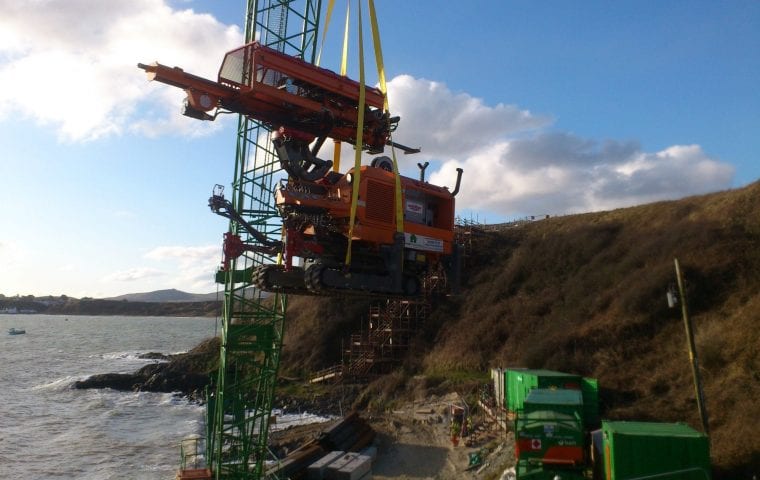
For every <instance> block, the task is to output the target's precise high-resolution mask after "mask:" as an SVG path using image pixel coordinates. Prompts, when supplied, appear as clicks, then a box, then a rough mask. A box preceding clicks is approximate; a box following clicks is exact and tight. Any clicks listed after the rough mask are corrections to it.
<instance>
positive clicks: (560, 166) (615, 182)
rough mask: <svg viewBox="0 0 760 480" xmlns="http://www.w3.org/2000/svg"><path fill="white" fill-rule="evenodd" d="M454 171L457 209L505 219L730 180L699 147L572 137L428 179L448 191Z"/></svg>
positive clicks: (482, 156) (467, 162)
mask: <svg viewBox="0 0 760 480" xmlns="http://www.w3.org/2000/svg"><path fill="white" fill-rule="evenodd" d="M456 167H462V168H464V171H465V174H464V177H463V181H462V188H461V191H460V193H459V196H458V197H457V202H458V203H457V205H458V207H459V208H469V209H473V210H475V211H478V210H481V211H482V210H485V211H489V212H493V213H497V214H501V215H503V216H505V217H512V216H516V215H531V214H536V215H542V214H562V213H577V212H586V211H593V210H605V209H611V208H617V207H623V206H631V205H637V204H641V203H647V202H653V201H657V200H663V199H673V198H680V197H684V196H688V195H692V194H697V193H705V192H710V191H715V190H720V189H725V188H728V186H729V185H730V184H731V179H732V177H733V174H734V169H733V167H731V166H730V165H727V164H725V163H722V162H720V161H718V160H716V159H714V158H711V157H709V156H708V155H707V154H706V153H705V152H704V151H703V150H702V149H701V148H700V147H699V146H698V145H689V146H672V147H669V148H667V149H664V150H662V151H660V152H655V153H648V152H643V151H642V150H641V148H640V147H639V146H638V145H636V144H635V143H620V142H612V141H608V142H604V143H602V144H600V143H598V142H595V141H592V140H588V139H582V138H579V137H575V136H572V135H569V134H541V135H535V136H533V137H530V138H524V139H519V140H502V141H500V142H496V143H494V144H492V145H489V146H488V147H487V148H484V149H482V150H480V151H477V152H472V153H470V154H469V155H467V156H466V157H464V158H463V159H462V160H450V161H447V162H445V163H444V164H443V165H442V167H441V168H440V169H439V170H438V171H436V172H434V173H433V174H432V175H431V177H430V178H431V180H430V181H431V182H432V183H436V184H441V185H450V184H451V182H452V179H453V178H455V168H456Z"/></svg>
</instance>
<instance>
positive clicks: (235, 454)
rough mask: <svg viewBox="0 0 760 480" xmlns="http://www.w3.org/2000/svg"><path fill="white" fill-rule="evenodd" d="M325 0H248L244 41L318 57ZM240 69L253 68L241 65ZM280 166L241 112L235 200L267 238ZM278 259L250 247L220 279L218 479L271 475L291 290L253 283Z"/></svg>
mask: <svg viewBox="0 0 760 480" xmlns="http://www.w3.org/2000/svg"><path fill="white" fill-rule="evenodd" d="M320 11H321V0H248V2H247V11H246V21H245V42H246V43H248V42H251V41H254V40H258V41H259V42H260V43H262V44H263V45H265V46H268V47H271V48H274V49H276V50H278V51H281V52H284V53H287V54H289V55H293V56H298V57H300V58H303V59H304V60H306V61H309V62H312V63H313V62H314V58H315V53H316V44H317V30H318V26H319V16H320ZM243 71H250V70H247V69H245V68H244V69H243ZM279 170H280V166H279V162H278V161H277V158H276V156H275V154H274V152H273V150H272V147H271V145H270V140H269V131H268V130H267V128H266V127H265V126H264V125H262V124H261V123H259V122H257V121H253V120H251V119H249V118H246V117H244V116H242V115H240V116H239V119H238V126H237V148H236V154H235V167H234V177H233V179H232V193H231V202H232V205H234V207H235V210H236V211H237V212H238V213H239V214H240V215H241V217H242V218H243V219H244V220H245V221H246V222H247V223H249V224H250V225H252V226H254V227H255V228H256V229H257V230H258V231H259V232H261V233H263V234H264V235H265V236H266V237H267V238H276V239H279V238H280V237H281V235H282V224H281V218H280V216H279V215H278V213H277V210H276V209H275V207H274V198H273V196H274V187H275V183H276V180H277V177H278V172H279ZM229 234H230V235H235V236H238V237H240V239H242V241H243V242H244V244H247V245H250V246H254V247H255V246H256V245H257V239H256V238H254V237H252V236H251V235H250V234H249V233H248V231H247V230H246V229H245V228H242V227H241V225H239V224H238V223H237V222H236V221H231V222H230V226H229ZM273 262H276V259H272V258H271V257H267V256H266V254H264V253H260V252H255V251H246V252H245V253H243V254H242V255H241V256H239V257H237V258H236V259H234V260H232V261H231V262H230V263H229V267H228V268H227V270H226V271H225V272H220V275H218V276H217V280H218V281H223V282H224V286H225V287H224V304H223V310H222V329H221V330H222V333H221V337H222V338H221V342H222V346H221V352H220V365H219V373H218V377H217V381H216V384H215V388H214V391H213V392H212V393H211V394H210V395H209V398H208V404H207V417H208V418H207V435H206V460H207V464H208V466H209V467H210V468H211V471H212V473H213V476H214V478H216V479H259V478H262V477H264V476H265V475H266V472H265V470H264V462H265V461H266V460H267V458H268V448H267V440H268V430H269V417H270V414H271V409H272V402H273V398H274V389H275V383H276V377H277V370H278V367H279V363H280V351H281V349H282V341H283V330H284V325H285V313H286V310H287V298H286V296H285V295H282V294H276V293H275V294H270V295H268V296H267V297H266V298H265V297H264V295H262V292H261V291H259V290H258V289H256V288H254V286H253V283H252V281H253V278H252V274H251V273H252V271H253V269H254V268H255V267H257V266H259V265H263V264H265V263H266V264H271V263H273Z"/></svg>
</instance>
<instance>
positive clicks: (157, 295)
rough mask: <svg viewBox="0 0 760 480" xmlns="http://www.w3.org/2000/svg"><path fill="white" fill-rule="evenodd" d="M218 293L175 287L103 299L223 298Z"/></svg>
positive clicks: (162, 300) (168, 301)
mask: <svg viewBox="0 0 760 480" xmlns="http://www.w3.org/2000/svg"><path fill="white" fill-rule="evenodd" d="M218 297H219V298H217V294H216V293H188V292H183V291H182V290H177V289H175V288H170V289H168V290H156V291H153V292H142V293H127V294H125V295H119V296H118V297H109V298H104V299H103V300H117V301H122V300H126V301H128V302H148V303H174V302H213V301H216V300H219V299H220V298H221V294H220V295H219V296H218Z"/></svg>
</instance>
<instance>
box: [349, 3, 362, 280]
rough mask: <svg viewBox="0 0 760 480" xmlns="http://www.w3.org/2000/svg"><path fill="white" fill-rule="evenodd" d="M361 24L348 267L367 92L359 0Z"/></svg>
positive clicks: (358, 12)
mask: <svg viewBox="0 0 760 480" xmlns="http://www.w3.org/2000/svg"><path fill="white" fill-rule="evenodd" d="M357 16H358V24H359V107H358V112H357V113H358V118H357V122H356V145H355V150H354V181H353V185H352V186H351V217H350V219H349V224H348V248H347V249H346V266H348V265H351V244H352V242H353V238H354V223H355V222H356V205H357V204H358V203H359V178H360V176H361V166H362V142H363V140H364V105H365V103H366V92H365V88H364V41H363V39H362V36H363V33H362V3H361V0H359V8H358V10H357Z"/></svg>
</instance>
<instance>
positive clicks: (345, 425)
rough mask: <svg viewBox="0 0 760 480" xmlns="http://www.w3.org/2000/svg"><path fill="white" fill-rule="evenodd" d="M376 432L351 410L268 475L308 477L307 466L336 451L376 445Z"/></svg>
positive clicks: (296, 477)
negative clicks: (374, 443) (373, 443)
mask: <svg viewBox="0 0 760 480" xmlns="http://www.w3.org/2000/svg"><path fill="white" fill-rule="evenodd" d="M374 439H375V431H374V430H373V429H372V427H370V426H369V424H368V423H367V422H366V421H365V420H364V419H363V418H361V417H360V416H359V414H358V413H357V412H351V413H350V414H349V415H347V416H346V417H344V418H343V419H342V420H341V421H340V422H338V423H336V424H334V425H332V426H331V427H330V428H328V429H326V430H325V431H323V432H322V433H321V434H320V435H319V437H318V438H317V439H315V440H311V441H309V442H308V443H305V444H304V445H302V446H301V447H299V448H297V449H296V450H294V451H293V452H292V453H290V454H289V455H288V456H287V457H285V458H284V459H283V460H282V461H280V462H278V463H277V465H273V466H272V467H271V468H270V469H269V470H268V471H267V475H272V474H276V475H277V476H279V477H280V478H291V479H293V480H298V479H305V478H306V477H307V468H308V467H309V466H310V465H311V464H313V463H314V462H316V461H317V460H319V459H320V458H322V457H324V456H325V455H327V454H328V453H329V452H332V451H341V452H358V451H360V450H362V449H364V448H366V447H368V446H370V445H371V444H372V442H373V441H374Z"/></svg>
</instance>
